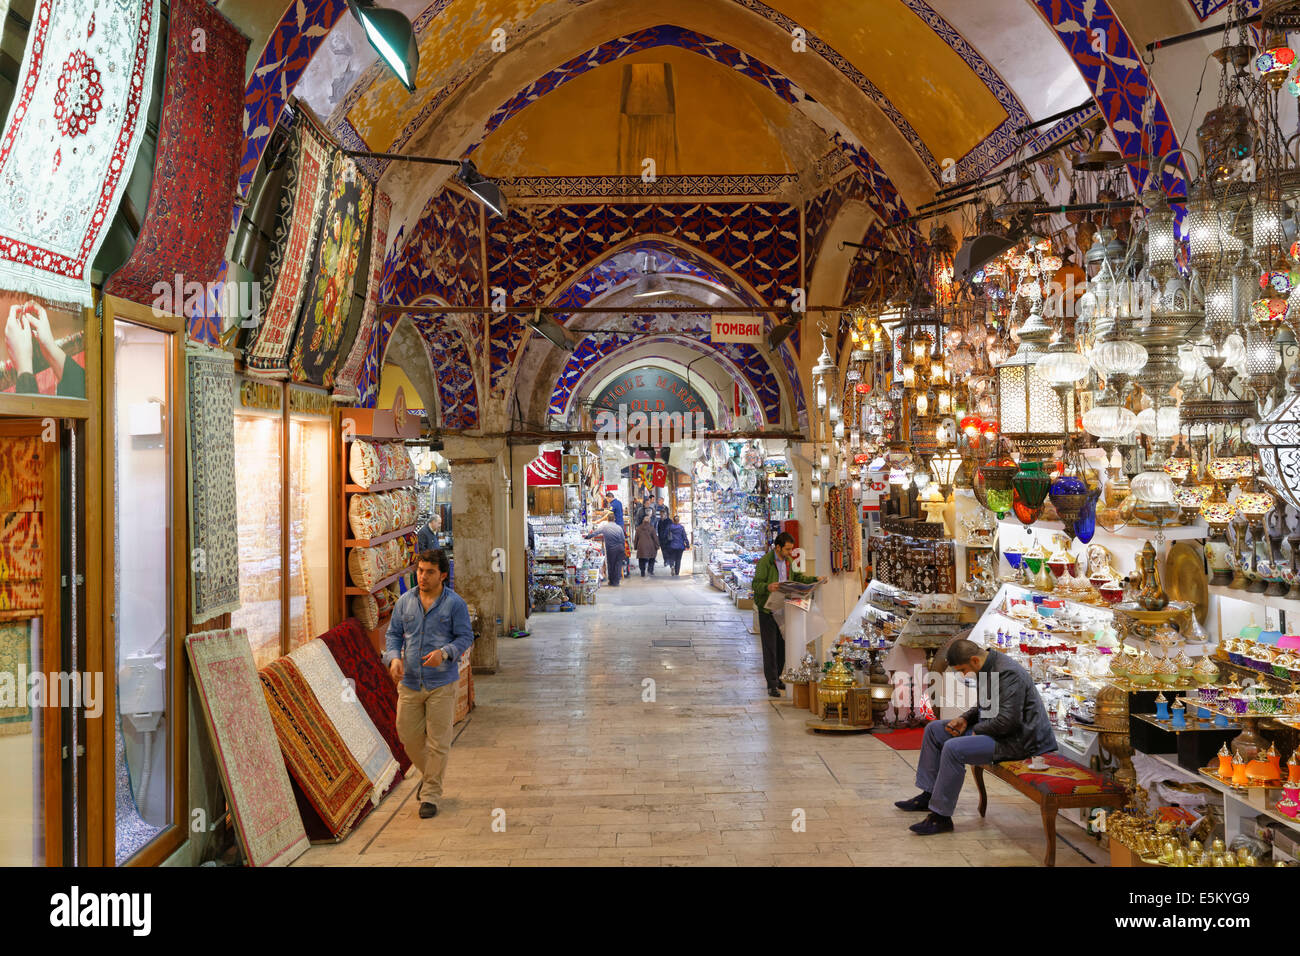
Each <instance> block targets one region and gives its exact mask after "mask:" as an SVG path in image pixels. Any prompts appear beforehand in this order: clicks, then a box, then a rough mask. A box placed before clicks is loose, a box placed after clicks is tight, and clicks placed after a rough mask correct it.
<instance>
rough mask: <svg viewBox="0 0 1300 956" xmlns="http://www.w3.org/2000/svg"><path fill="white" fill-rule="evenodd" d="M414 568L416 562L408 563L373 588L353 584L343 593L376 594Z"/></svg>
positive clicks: (350, 594) (357, 594) (351, 594)
mask: <svg viewBox="0 0 1300 956" xmlns="http://www.w3.org/2000/svg"><path fill="white" fill-rule="evenodd" d="M414 570H415V565H414V564H409V565H407V566H406V567H404V568H402V570H400V571H398V572H396V573H394V574H390V575H389V576H388V577H386V578H384V579H383V580H382V581H379V582H378V583H376V584H375V586H374V587H373V588H370V589H369V590H367V589H366V588H359V587H355V586H353V585H348V586H347V587H346V588H344V589H343V593H344V594H346V595H348V596H349V597H352V596H359V595H364V594H374V593H375V592H376V591H382V590H383V589H384V588H386V587H388V585H390V584H392V583H393V582H394V581H396V580H397V579H398V578H400V577H401V576H402V575H404V574H410V573H411V572H412V571H414Z"/></svg>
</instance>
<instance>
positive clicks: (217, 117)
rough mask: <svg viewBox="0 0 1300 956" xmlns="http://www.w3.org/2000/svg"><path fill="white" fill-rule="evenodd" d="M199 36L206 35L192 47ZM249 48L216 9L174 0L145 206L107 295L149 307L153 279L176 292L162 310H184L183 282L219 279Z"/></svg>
mask: <svg viewBox="0 0 1300 956" xmlns="http://www.w3.org/2000/svg"><path fill="white" fill-rule="evenodd" d="M197 36H202V37H203V38H204V41H203V47H202V49H201V50H199V51H196V50H195V49H194V47H195V45H196V44H195V42H194V38H195V37H197ZM247 54H248V40H247V38H245V37H244V36H243V35H242V34H240V32H239V31H238V30H236V29H235V27H234V26H233V25H232V24H231V23H230V21H228V20H227V19H226V18H225V17H223V16H222V15H221V14H220V13H218V12H217V9H216V7H214V6H212V5H211V4H208V3H205V2H204V0H172V7H171V26H170V28H169V29H168V41H167V91H166V94H165V96H164V98H163V106H162V114H161V116H160V118H159V122H158V151H157V153H156V155H155V158H154V164H153V186H152V187H151V188H150V190H149V205H148V206H147V207H146V209H145V216H144V224H143V226H142V227H141V229H140V236H139V238H137V239H136V242H135V248H134V249H133V250H132V251H131V258H130V259H128V260H127V261H126V264H125V265H123V266H122V268H120V269H119V270H118V271H117V272H116V273H114V274H113V276H112V277H111V278H110V279H109V281H108V284H107V286H106V288H105V291H106V292H108V293H111V294H112V295H119V296H122V297H123V298H126V299H130V300H132V301H133V302H140V303H143V304H145V305H153V304H157V303H156V300H157V299H158V295H157V293H155V292H154V289H153V287H154V284H155V283H157V282H162V283H164V284H165V285H166V286H167V287H168V289H172V290H173V291H172V295H171V297H170V304H169V305H168V304H164V305H163V306H162V308H164V310H165V311H168V312H171V313H172V314H173V315H182V314H184V306H183V304H184V301H185V298H186V295H185V292H184V289H185V284H186V283H190V282H199V283H208V282H211V281H212V280H213V279H215V278H216V276H217V270H218V269H219V268H220V267H221V260H222V254H223V251H224V247H225V244H226V234H227V233H228V232H229V230H230V225H229V224H230V197H231V196H232V195H234V191H235V180H236V177H237V175H238V173H239V169H238V160H239V151H240V144H241V142H242V139H243V137H242V135H241V130H240V109H241V105H242V103H243V93H244V60H245V59H246V58H247ZM177 283H179V284H180V288H175V285H176V284H177Z"/></svg>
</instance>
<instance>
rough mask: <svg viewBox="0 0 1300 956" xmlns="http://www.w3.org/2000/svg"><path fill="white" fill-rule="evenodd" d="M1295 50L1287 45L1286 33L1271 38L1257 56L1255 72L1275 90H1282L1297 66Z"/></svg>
mask: <svg viewBox="0 0 1300 956" xmlns="http://www.w3.org/2000/svg"><path fill="white" fill-rule="evenodd" d="M1295 63H1296V57H1295V51H1294V50H1292V49H1291V48H1290V47H1289V46H1287V45H1286V35H1285V34H1276V35H1274V36H1272V37H1270V38H1269V40H1268V46H1267V47H1266V48H1265V49H1264V50H1263V51H1262V52H1261V53H1260V54H1259V55H1258V56H1257V57H1255V72H1257V73H1258V74H1259V78H1260V79H1261V80H1263V81H1264V82H1265V83H1267V84H1268V85H1269V87H1270V88H1271V89H1273V90H1280V89H1281V88H1282V87H1283V85H1284V84H1285V83H1286V80H1287V76H1288V75H1289V74H1290V72H1291V70H1292V69H1293V68H1294V67H1295Z"/></svg>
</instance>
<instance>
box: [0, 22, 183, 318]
mask: <svg viewBox="0 0 1300 956" xmlns="http://www.w3.org/2000/svg"><path fill="white" fill-rule="evenodd" d="M158 12H159V11H158V3H157V0H114V2H113V3H97V2H94V0H58V2H57V3H56V2H55V0H37V3H36V8H35V11H34V12H33V15H32V19H31V32H30V33H29V34H28V38H27V51H26V53H24V54H23V64H22V69H21V71H20V73H19V76H18V84H17V87H16V92H15V95H14V99H13V102H12V104H10V107H9V116H8V119H7V120H6V121H5V128H4V134H3V136H2V137H0V288H2V289H9V290H13V291H18V292H27V293H30V294H32V295H39V296H42V297H44V298H46V299H47V300H50V301H58V302H69V303H75V304H76V305H81V306H87V305H90V304H91V301H92V300H91V291H90V267H91V263H92V262H93V261H94V259H95V253H97V252H98V251H99V247H100V245H101V243H102V242H103V241H104V237H105V235H106V234H107V231H108V226H109V223H111V222H112V220H113V216H114V214H115V213H116V211H117V206H118V203H119V202H120V201H121V199H122V194H123V192H124V191H125V189H126V185H127V177H128V175H129V174H130V171H131V168H132V166H133V165H134V164H135V158H136V153H137V151H138V150H139V148H140V140H141V138H142V137H143V136H144V128H145V120H146V118H147V117H148V115H149V97H150V95H151V92H152V90H153V59H154V50H155V46H156V43H155V40H156V38H157V34H158ZM52 184H53V187H54V188H52Z"/></svg>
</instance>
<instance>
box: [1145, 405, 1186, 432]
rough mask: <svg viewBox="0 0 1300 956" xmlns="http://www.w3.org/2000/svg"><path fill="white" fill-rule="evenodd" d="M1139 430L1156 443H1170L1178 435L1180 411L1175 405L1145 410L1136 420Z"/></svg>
mask: <svg viewBox="0 0 1300 956" xmlns="http://www.w3.org/2000/svg"><path fill="white" fill-rule="evenodd" d="M1135 424H1136V426H1137V430H1138V431H1139V432H1141V433H1142V434H1143V435H1146V436H1147V437H1148V438H1154V439H1155V440H1156V441H1168V440H1169V439H1171V438H1173V437H1174V436H1175V435H1177V434H1178V409H1177V408H1176V407H1175V406H1173V405H1165V406H1163V407H1161V408H1158V409H1157V408H1145V409H1143V410H1142V411H1141V412H1139V413H1138V415H1137V418H1136V419H1135Z"/></svg>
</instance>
